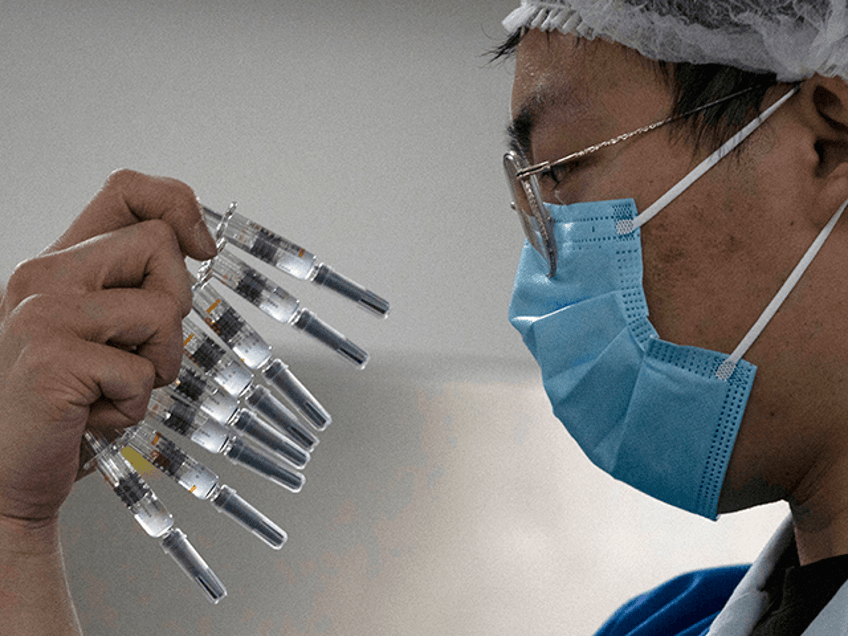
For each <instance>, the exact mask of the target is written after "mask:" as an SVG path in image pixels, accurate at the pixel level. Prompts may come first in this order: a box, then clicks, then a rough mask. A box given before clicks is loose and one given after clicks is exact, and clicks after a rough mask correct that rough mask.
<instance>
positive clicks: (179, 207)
mask: <svg viewBox="0 0 848 636" xmlns="http://www.w3.org/2000/svg"><path fill="white" fill-rule="evenodd" d="M153 219H159V220H162V221H165V222H166V223H167V224H168V225H170V226H171V227H172V228H173V230H174V233H175V234H176V237H177V240H178V242H179V245H180V249H181V250H182V252H183V253H184V254H186V255H188V256H190V257H192V258H195V259H197V260H206V259H209V258H212V257H213V256H214V255H215V251H216V250H215V242H214V240H213V239H212V236H211V235H210V234H209V231H208V230H207V228H206V224H205V222H204V221H203V219H202V217H201V215H200V206H199V204H198V202H197V198H196V197H195V195H194V192H193V191H192V190H191V188H189V187H188V186H187V185H186V184H184V183H182V182H181V181H177V180H176V179H170V178H167V177H153V176H149V175H144V174H141V173H138V172H133V171H132V170H118V171H116V172H113V173H112V174H111V175H110V176H109V178H108V179H107V180H106V183H105V184H104V186H103V188H102V189H101V190H100V192H98V193H97V195H96V196H95V197H94V199H92V201H91V202H90V203H89V204H88V206H87V207H86V208H85V210H83V212H82V214H80V215H79V217H77V219H76V220H75V221H74V223H73V224H72V225H71V227H70V228H68V230H67V231H66V232H65V233H64V234H63V235H62V236H61V237H60V238H59V239H58V240H57V241H56V242H55V243H53V244H52V245H51V246H50V247H48V248H47V250H45V252H54V251H57V250H61V249H65V248H67V247H70V246H72V245H76V244H77V243H81V242H82V241H85V240H87V239H90V238H92V237H94V236H97V235H99V234H103V233H105V232H111V231H114V230H117V229H119V228H122V227H126V226H128V225H133V224H135V223H138V222H139V221H148V220H153Z"/></svg>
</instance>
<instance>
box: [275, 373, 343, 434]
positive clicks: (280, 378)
mask: <svg viewBox="0 0 848 636" xmlns="http://www.w3.org/2000/svg"><path fill="white" fill-rule="evenodd" d="M262 376H263V377H264V378H265V379H266V380H267V381H268V382H269V383H270V384H271V386H272V387H274V388H275V389H277V390H278V391H279V392H280V393H281V394H282V395H283V397H285V398H286V399H287V400H289V402H291V403H292V404H293V405H294V407H295V408H296V409H297V410H298V411H299V412H300V413H301V414H302V415H303V416H304V417H305V418H306V419H308V420H309V421H310V422H311V423H312V425H313V426H315V428H317V429H319V430H321V429H323V428H324V427H326V426H327V424H329V423H330V422H331V421H332V418H331V417H330V414H329V413H328V412H327V409H325V408H324V407H323V406H322V405H321V403H320V402H318V400H316V399H315V397H314V396H313V395H312V394H311V393H310V392H309V390H308V389H307V388H306V387H305V386H303V383H301V381H300V380H298V379H297V377H295V375H294V373H292V372H291V371H290V370H289V368H288V366H286V365H285V364H284V363H283V362H282V361H281V360H280V359H278V358H277V359H274V360H272V361H271V362H270V364H267V365H265V366H264V367H263V368H262Z"/></svg>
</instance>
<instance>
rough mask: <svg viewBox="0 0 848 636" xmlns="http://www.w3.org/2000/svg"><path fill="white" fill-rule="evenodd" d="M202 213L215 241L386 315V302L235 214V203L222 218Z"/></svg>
mask: <svg viewBox="0 0 848 636" xmlns="http://www.w3.org/2000/svg"><path fill="white" fill-rule="evenodd" d="M202 210H203V215H204V217H205V219H206V224H207V226H208V227H209V229H210V230H211V231H212V233H213V234H214V235H216V236H217V237H218V238H224V239H226V240H227V241H229V242H230V243H232V244H233V245H235V246H237V247H239V248H240V249H242V250H244V251H246V252H248V253H249V254H251V255H253V256H255V257H256V258H258V259H259V260H261V261H264V262H266V263H268V264H270V265H273V266H274V267H276V268H277V269H280V270H282V271H284V272H286V273H287V274H289V275H291V276H294V277H295V278H298V279H300V280H308V281H312V282H313V283H315V284H316V285H321V286H323V287H327V288H328V289H332V290H333V291H335V292H337V293H339V294H341V295H342V296H344V297H345V298H348V299H350V300H352V301H354V302H355V303H357V304H359V306H360V307H363V308H364V309H366V310H368V311H369V312H371V313H373V314H376V315H377V316H381V317H385V316H386V315H387V314H388V312H389V303H388V301H386V300H385V299H383V298H381V297H380V296H378V295H377V294H375V293H374V292H372V291H369V290H367V289H365V288H364V287H362V286H361V285H359V284H357V283H355V282H353V281H352V280H350V279H349V278H346V277H344V276H342V275H341V274H338V273H336V272H335V271H334V270H333V269H332V268H330V267H329V266H328V265H326V264H324V263H316V260H317V259H316V257H315V255H314V254H312V253H311V252H308V251H307V250H305V249H303V248H302V247H300V246H299V245H296V244H294V243H292V242H291V241H288V240H286V239H284V238H283V237H282V236H280V235H279V234H275V233H274V232H271V231H270V230H268V229H266V228H264V227H262V226H261V225H259V224H258V223H255V222H254V221H251V220H250V219H248V218H246V217H244V216H242V215H240V214H237V213H236V211H235V210H236V204H235V203H232V204H231V205H230V207H229V209H228V210H227V212H226V214H224V215H223V216H221V215H220V214H218V213H217V212H214V211H213V210H211V209H209V208H207V207H206V206H203V208H202Z"/></svg>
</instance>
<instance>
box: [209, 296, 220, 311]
mask: <svg viewBox="0 0 848 636" xmlns="http://www.w3.org/2000/svg"><path fill="white" fill-rule="evenodd" d="M220 304H221V299H220V298H219V299H218V300H216V301H215V302H214V303H212V304H211V305H209V309H207V310H206V313H207V314H211V313H212V312H213V311H215V307H217V306H218V305H220Z"/></svg>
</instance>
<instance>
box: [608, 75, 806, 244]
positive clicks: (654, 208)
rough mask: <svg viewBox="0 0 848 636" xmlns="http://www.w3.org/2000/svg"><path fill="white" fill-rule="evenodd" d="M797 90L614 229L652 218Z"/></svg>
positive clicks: (625, 229) (620, 231) (621, 230)
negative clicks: (651, 202) (637, 213)
mask: <svg viewBox="0 0 848 636" xmlns="http://www.w3.org/2000/svg"><path fill="white" fill-rule="evenodd" d="M797 91H798V88H797V87H794V88H792V89H791V90H790V91H789V92H787V93H786V94H785V95H784V96H783V97H781V98H780V99H778V100H777V101H776V102H775V103H774V104H772V105H771V106H769V107H768V108H767V109H766V110H764V111H763V112H762V113H761V114H760V115H759V116H758V117H755V118H754V119H752V120H751V121H750V122H748V124H747V125H746V126H745V127H744V128H743V129H742V130H740V131H739V132H738V133H736V134H735V135H733V136H732V137H731V138H730V139H728V140H727V141H725V142H724V143H723V144H722V145H721V147H720V148H719V149H718V150H716V151H715V152H713V153H712V154H710V156H709V157H707V158H706V159H704V160H703V161H702V162H701V163H699V164H698V165H697V166H695V168H694V169H693V170H692V172H690V173H689V174H687V175H686V176H685V177H683V178H682V179H681V180H680V181H678V182H677V183H676V184H674V186H672V188H671V189H670V190H669V191H668V192H666V193H665V194H664V195H662V196H661V197H660V198H659V199H657V200H656V201H654V203H653V204H652V205H651V206H650V207H649V208H648V209H647V210H645V211H644V212H642V213H641V214H639V215H638V216H637V217H636V218H634V219H623V220H621V221H619V222H618V223H616V226H615V229H616V231H617V232H618V234H619V235H621V234H629V233H630V232H632V231H633V230H635V229H636V228H637V227H641V226H642V225H644V224H645V223H647V222H648V221H650V220H651V219H652V218H654V217H655V216H656V215H657V214H658V213H659V212H660V210H662V209H663V208H664V207H665V206H667V205H668V204H669V203H671V202H672V201H674V200H675V199H676V198H677V197H678V196H680V195H681V194H682V193H683V191H684V190H686V188H688V187H689V186H690V185H692V184H693V183H695V181H697V180H698V179H699V178H701V177H702V176H703V175H704V173H705V172H706V171H707V170H709V169H710V168H712V167H713V166H714V165H716V164H717V163H718V162H719V161H721V160H722V159H723V158H724V157H725V156H726V155H727V154H728V153H729V152H731V151H732V150H733V149H734V148H736V146H738V145H739V144H741V143H742V142H743V141H745V139H747V138H748V136H749V135H750V134H751V133H752V132H754V131H755V130H756V129H757V128H759V127H760V125H761V124H762V123H763V122H764V121H765V120H766V119H768V118H769V117H770V116H771V115H772V113H774V111H776V110H777V109H778V108H780V107H781V106H782V105H783V104H784V102H786V100H788V99H789V98H790V97H792V96H793V95H794V94H795V93H796V92H797Z"/></svg>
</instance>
